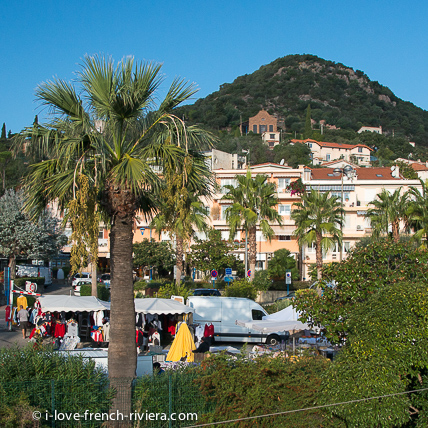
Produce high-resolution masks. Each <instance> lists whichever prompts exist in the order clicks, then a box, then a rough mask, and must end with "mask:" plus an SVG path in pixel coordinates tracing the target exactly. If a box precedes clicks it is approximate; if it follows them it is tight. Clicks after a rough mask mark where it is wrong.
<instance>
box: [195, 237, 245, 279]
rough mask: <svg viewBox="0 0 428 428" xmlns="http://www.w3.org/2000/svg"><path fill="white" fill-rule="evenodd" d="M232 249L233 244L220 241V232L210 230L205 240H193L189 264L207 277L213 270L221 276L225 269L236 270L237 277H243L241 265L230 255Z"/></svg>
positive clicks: (240, 262)
mask: <svg viewBox="0 0 428 428" xmlns="http://www.w3.org/2000/svg"><path fill="white" fill-rule="evenodd" d="M234 248H235V246H234V244H232V243H231V242H229V241H225V240H223V239H221V231H220V230H215V229H211V230H209V231H208V233H207V239H206V240H201V239H198V238H195V244H193V245H192V246H191V250H192V251H191V252H190V253H189V256H188V257H189V264H190V265H191V266H193V267H195V268H196V269H198V270H200V271H201V272H204V273H206V276H207V277H208V276H209V273H210V272H211V271H212V270H213V269H215V270H216V271H217V272H218V273H219V275H220V276H222V275H223V274H224V270H225V269H226V268H232V269H233V270H237V271H238V275H243V273H244V267H243V263H242V261H240V260H238V259H237V258H236V257H235V256H234V255H233V254H232V252H233V250H234Z"/></svg>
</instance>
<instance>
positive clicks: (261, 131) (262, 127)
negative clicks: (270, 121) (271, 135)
mask: <svg viewBox="0 0 428 428" xmlns="http://www.w3.org/2000/svg"><path fill="white" fill-rule="evenodd" d="M266 131H267V126H266V125H260V134H263V132H266Z"/></svg>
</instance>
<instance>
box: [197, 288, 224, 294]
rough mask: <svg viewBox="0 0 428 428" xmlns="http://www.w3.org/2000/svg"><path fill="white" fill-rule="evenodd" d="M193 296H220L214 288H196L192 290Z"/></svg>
mask: <svg viewBox="0 0 428 428" xmlns="http://www.w3.org/2000/svg"><path fill="white" fill-rule="evenodd" d="M193 296H221V293H220V291H219V290H217V289H216V288H197V289H196V290H193Z"/></svg>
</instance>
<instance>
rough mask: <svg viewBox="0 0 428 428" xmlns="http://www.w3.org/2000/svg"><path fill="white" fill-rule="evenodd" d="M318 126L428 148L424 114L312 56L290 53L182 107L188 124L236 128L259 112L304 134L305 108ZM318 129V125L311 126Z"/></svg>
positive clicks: (355, 72)
mask: <svg viewBox="0 0 428 428" xmlns="http://www.w3.org/2000/svg"><path fill="white" fill-rule="evenodd" d="M308 104H310V106H311V117H312V119H314V120H315V121H316V122H317V123H319V121H320V120H325V121H326V123H327V124H329V125H334V126H336V127H338V128H341V129H350V130H351V129H352V130H354V131H356V130H358V129H359V128H360V127H361V126H382V128H383V130H384V132H386V133H387V134H391V135H392V134H394V135H395V136H402V137H406V139H409V140H410V141H415V142H416V143H417V144H420V145H424V146H427V145H428V112H427V111H425V110H422V109H420V108H419V107H416V106H415V105H413V104H412V103H410V102H405V101H403V100H401V99H400V98H398V97H396V96H395V95H394V94H393V92H392V91H391V90H390V89H388V88H387V87H385V86H382V85H381V84H379V83H378V82H376V81H371V80H370V79H369V78H368V76H366V75H365V74H364V73H363V72H362V71H360V70H353V69H352V68H350V67H346V66H345V65H343V64H340V63H335V62H332V61H326V60H324V59H321V58H319V57H317V56H314V55H288V56H286V57H283V58H278V59H277V60H275V61H273V62H272V63H270V64H268V65H264V66H262V67H260V69H259V70H257V71H255V72H254V73H252V74H249V75H244V76H240V77H238V78H236V79H235V81H234V82H233V83H230V84H229V83H225V84H223V85H221V87H220V90H219V91H217V92H214V93H212V94H211V95H208V96H207V97H206V98H204V99H200V100H198V101H196V103H195V104H193V105H189V106H184V107H182V108H181V112H182V114H184V115H185V117H186V119H187V120H188V121H190V122H191V123H201V124H204V125H206V126H207V127H209V128H212V129H224V128H234V127H237V126H238V125H239V123H240V120H241V117H242V120H243V121H246V120H248V118H249V117H251V116H254V115H255V114H257V112H258V111H259V110H260V109H262V108H263V109H265V110H267V111H268V112H269V113H270V114H274V115H275V116H277V118H278V119H279V125H280V126H281V127H282V128H283V129H284V130H285V131H286V132H302V130H303V129H304V125H305V113H306V108H307V106H308ZM315 126H316V125H315Z"/></svg>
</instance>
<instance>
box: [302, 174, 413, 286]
mask: <svg viewBox="0 0 428 428" xmlns="http://www.w3.org/2000/svg"><path fill="white" fill-rule="evenodd" d="M307 178H308V177H307V175H306V176H305V175H304V176H303V182H304V184H305V185H306V189H307V190H311V189H315V190H318V191H320V192H330V193H331V194H332V195H334V196H336V197H337V198H338V199H340V200H342V191H343V208H344V210H345V213H344V224H343V230H342V231H343V243H342V257H343V258H345V257H346V255H347V253H348V251H349V250H350V249H351V248H352V247H353V246H354V245H355V244H356V242H358V241H359V240H361V238H363V237H366V236H370V235H371V233H372V229H371V225H370V221H369V220H368V219H367V218H366V217H365V216H366V214H367V210H368V209H369V208H370V207H371V206H370V202H371V201H373V200H375V199H376V195H378V194H379V193H380V192H381V191H382V190H383V189H386V190H387V191H388V192H390V193H393V192H395V191H396V190H397V189H399V188H402V192H403V193H404V192H406V191H407V190H408V189H409V187H410V186H414V187H416V188H418V189H421V183H420V181H419V180H407V179H404V178H403V177H402V175H401V174H400V170H399V168H398V167H397V166H395V167H391V168H388V167H382V168H354V169H353V173H352V174H349V176H346V175H343V177H342V175H341V174H340V175H338V176H336V175H335V174H334V168H314V169H312V170H311V174H310V178H309V180H308V179H307ZM342 179H343V182H342ZM340 254H341V251H340V248H339V247H338V246H337V245H336V247H335V248H333V249H331V250H329V251H328V252H326V253H324V254H323V262H324V263H331V262H336V261H340ZM302 259H303V276H304V277H306V278H308V277H309V274H308V271H309V267H310V265H311V264H314V263H315V262H316V259H315V247H314V246H313V245H312V246H311V247H307V246H305V247H304V248H302Z"/></svg>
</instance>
